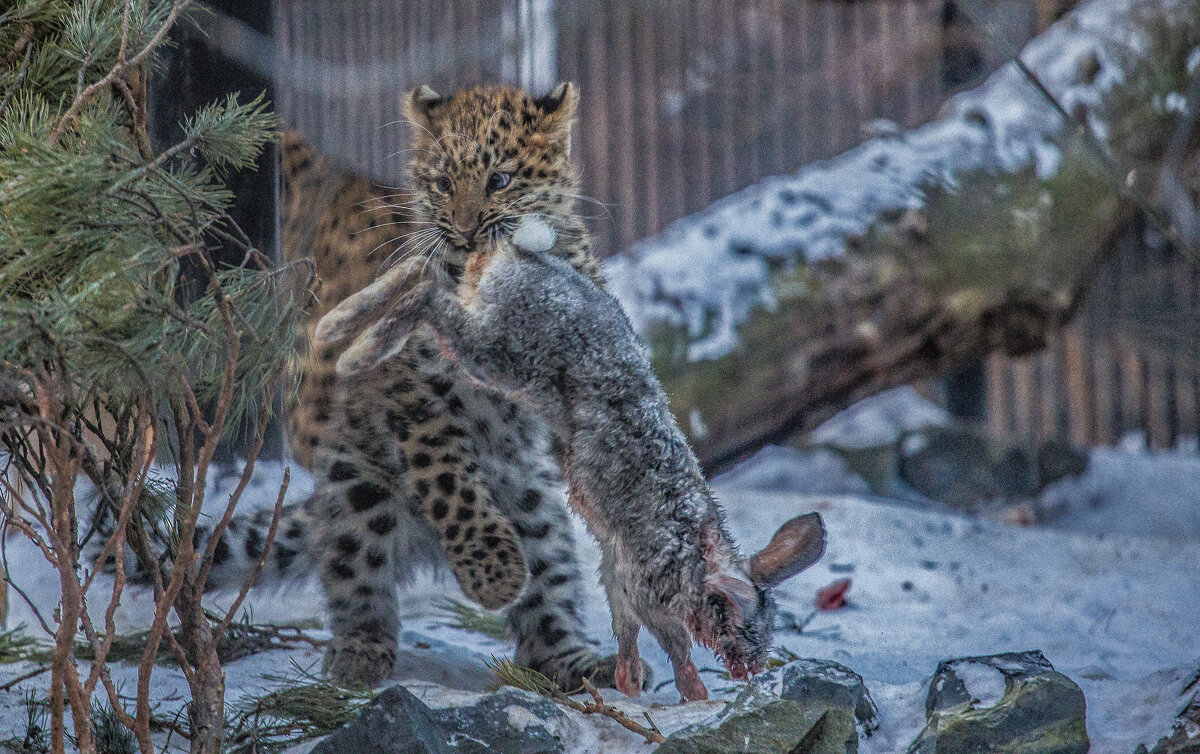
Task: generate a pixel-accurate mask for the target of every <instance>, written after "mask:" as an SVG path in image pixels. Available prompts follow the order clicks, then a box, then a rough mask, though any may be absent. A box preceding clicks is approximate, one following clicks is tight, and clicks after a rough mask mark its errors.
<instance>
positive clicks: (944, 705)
mask: <svg viewBox="0 0 1200 754" xmlns="http://www.w3.org/2000/svg"><path fill="white" fill-rule="evenodd" d="M1085 712H1086V703H1085V701H1084V698H1083V691H1081V690H1080V688H1079V686H1077V685H1076V684H1075V682H1074V681H1072V680H1071V679H1070V678H1067V677H1066V676H1065V675H1063V674H1062V673H1059V672H1058V671H1056V670H1055V669H1054V667H1053V666H1052V665H1051V664H1050V663H1049V661H1047V660H1046V658H1045V657H1043V656H1042V653H1041V652H1037V651H1034V652H1010V653H1006V654H999V655H990V656H987V657H965V658H962V659H958V660H947V661H945V662H942V663H940V664H939V665H938V668H937V672H935V673H934V675H933V680H932V681H931V682H930V684H929V695H928V697H927V698H926V701H925V715H926V718H927V719H928V721H929V722H928V724H927V725H926V726H925V729H924V730H922V731H921V734H920V735H919V736H917V739H916V740H915V741H913V743H912V745H911V746H910V747H909V749H908V751H909V754H972V753H973V752H980V751H987V752H993V753H994V754H1086V752H1087V750H1088V746H1089V742H1088V737H1087V729H1086V725H1085Z"/></svg>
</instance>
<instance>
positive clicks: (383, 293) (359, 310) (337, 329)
mask: <svg viewBox="0 0 1200 754" xmlns="http://www.w3.org/2000/svg"><path fill="white" fill-rule="evenodd" d="M411 273H412V270H411V269H410V268H409V267H408V265H404V264H399V265H396V266H395V267H393V268H392V269H390V270H388V271H387V272H385V273H384V274H383V275H381V276H380V277H379V279H378V280H376V281H375V282H374V283H371V284H370V285H368V286H367V287H366V288H363V289H362V290H361V291H359V292H358V293H355V294H354V295H353V296H347V297H346V298H345V299H344V300H343V301H342V302H341V303H340V304H338V305H337V306H335V307H334V308H333V309H331V310H329V311H328V312H326V313H325V316H324V317H321V320H320V321H319V322H317V329H316V331H315V332H314V333H313V337H314V338H316V339H317V340H321V341H325V342H326V343H333V342H336V341H339V340H342V339H343V338H348V337H350V336H351V335H352V334H353V333H355V332H356V331H358V330H360V329H361V328H362V326H363V325H365V324H366V323H367V322H368V321H370V320H371V319H373V318H374V317H378V316H379V315H380V314H381V313H382V311H383V308H384V307H385V306H386V305H387V304H388V303H389V302H391V301H394V300H395V299H396V297H398V296H399V295H400V293H401V292H402V291H403V289H404V287H405V283H407V282H408V281H409V278H410V277H411Z"/></svg>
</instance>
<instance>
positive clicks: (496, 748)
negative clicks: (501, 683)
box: [433, 688, 566, 754]
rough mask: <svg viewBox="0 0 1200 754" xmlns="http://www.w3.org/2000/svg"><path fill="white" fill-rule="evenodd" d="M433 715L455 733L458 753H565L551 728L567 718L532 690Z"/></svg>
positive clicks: (515, 691) (507, 690) (511, 691)
mask: <svg viewBox="0 0 1200 754" xmlns="http://www.w3.org/2000/svg"><path fill="white" fill-rule="evenodd" d="M433 716H434V718H435V719H437V721H438V722H439V723H441V725H442V727H443V728H445V729H446V730H448V731H451V744H452V745H453V746H454V747H455V751H458V752H468V753H470V754H474V752H479V754H484V753H485V752H494V753H495V754H543V753H545V754H549V753H550V752H561V751H563V750H564V749H563V743H562V741H561V740H560V739H559V737H558V736H557V735H556V734H555V733H554V732H553V731H552V730H551V728H552V727H553V724H554V722H557V721H561V720H565V719H566V715H565V714H564V713H563V711H562V710H560V709H559V708H558V705H556V704H555V703H554V702H551V701H550V700H548V699H544V698H542V697H540V696H537V695H536V694H531V693H529V692H528V691H521V690H520V689H514V688H503V689H501V690H499V691H497V692H496V693H494V694H488V695H487V696H485V697H483V698H482V699H480V700H479V701H478V702H476V703H475V704H472V705H470V706H469V707H446V708H445V709H439V710H434V711H433Z"/></svg>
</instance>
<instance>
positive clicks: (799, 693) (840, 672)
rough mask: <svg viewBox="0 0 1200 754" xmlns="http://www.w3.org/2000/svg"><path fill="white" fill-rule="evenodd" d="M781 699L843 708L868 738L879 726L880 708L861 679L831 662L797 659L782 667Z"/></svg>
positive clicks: (848, 669)
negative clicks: (850, 714) (852, 715)
mask: <svg viewBox="0 0 1200 754" xmlns="http://www.w3.org/2000/svg"><path fill="white" fill-rule="evenodd" d="M779 696H780V698H782V699H791V700H793V701H797V702H804V703H806V704H824V705H826V706H827V707H844V708H846V709H848V710H850V711H851V712H852V713H853V714H854V717H855V719H856V720H857V721H858V728H859V731H860V732H861V733H862V734H863V735H864V736H869V735H871V733H872V732H873V731H874V730H875V729H876V728H878V727H879V720H878V719H877V717H876V716H877V715H878V713H879V709H878V708H877V707H876V706H875V701H874V700H873V699H871V692H870V691H868V690H867V685H866V684H865V683H863V679H862V676H861V675H859V674H858V673H855V672H854V671H853V670H851V669H850V668H848V667H846V666H845V665H841V664H839V663H836V662H833V661H832V660H811V659H799V660H793V661H792V662H789V663H788V664H787V665H785V666H784V667H783V685H782V688H781V690H780V692H779Z"/></svg>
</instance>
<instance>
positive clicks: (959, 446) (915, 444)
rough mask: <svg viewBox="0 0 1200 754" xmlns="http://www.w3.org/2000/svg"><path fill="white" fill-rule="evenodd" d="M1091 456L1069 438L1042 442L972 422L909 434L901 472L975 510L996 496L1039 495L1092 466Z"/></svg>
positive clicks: (936, 496)
mask: <svg viewBox="0 0 1200 754" xmlns="http://www.w3.org/2000/svg"><path fill="white" fill-rule="evenodd" d="M1087 464H1088V456H1087V453H1086V452H1085V451H1083V450H1081V449H1080V448H1076V447H1075V446H1073V445H1071V444H1070V443H1068V442H1066V441H1063V440H1047V441H1045V442H1043V443H1041V444H1039V445H1034V444H1033V443H1030V442H1022V441H1014V440H1008V439H1005V438H1001V437H996V436H993V435H991V434H988V433H987V432H985V431H983V430H981V429H978V428H975V427H972V426H967V425H949V426H942V427H928V428H923V429H919V430H914V431H912V432H908V433H906V434H905V436H904V438H903V440H902V441H901V443H900V461H899V475H900V478H901V479H902V480H903V481H904V483H905V484H907V485H909V486H910V487H911V488H912V489H914V490H916V491H917V492H919V493H920V494H921V495H924V496H925V497H927V498H929V499H931V500H937V501H938V502H942V503H946V504H947V505H951V506H953V507H955V508H959V509H962V510H965V511H969V512H975V511H977V510H978V509H979V507H980V506H981V505H986V504H988V503H989V502H990V501H995V500H1007V501H1011V502H1021V501H1022V500H1024V499H1036V498H1037V497H1038V496H1039V495H1041V493H1042V492H1043V491H1045V489H1046V488H1047V487H1049V486H1050V485H1051V484H1054V483H1055V482H1057V481H1059V480H1061V479H1066V478H1068V477H1073V478H1078V477H1079V476H1081V475H1082V474H1083V473H1084V472H1085V471H1087Z"/></svg>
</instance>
